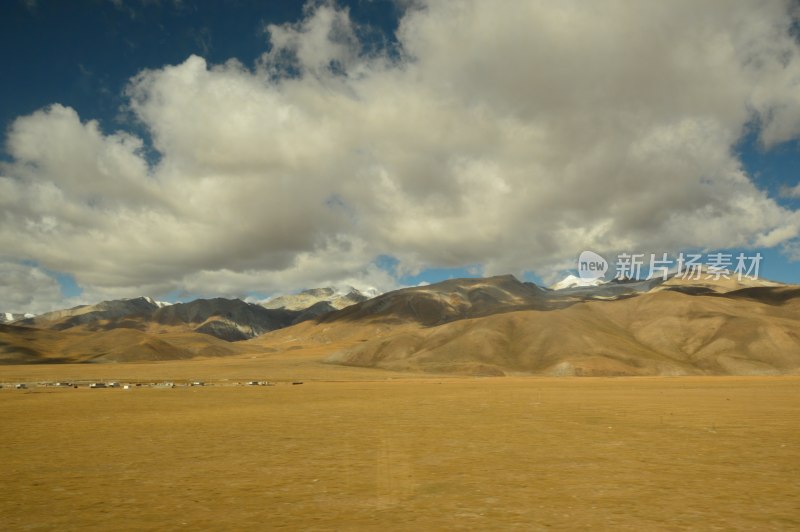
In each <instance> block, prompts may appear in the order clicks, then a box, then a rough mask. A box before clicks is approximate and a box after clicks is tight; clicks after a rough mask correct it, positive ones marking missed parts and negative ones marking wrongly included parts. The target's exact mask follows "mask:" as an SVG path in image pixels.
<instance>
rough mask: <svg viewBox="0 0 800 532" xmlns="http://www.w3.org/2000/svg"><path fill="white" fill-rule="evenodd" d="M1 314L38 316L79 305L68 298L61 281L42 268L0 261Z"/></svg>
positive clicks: (76, 301) (75, 300) (74, 300)
mask: <svg viewBox="0 0 800 532" xmlns="http://www.w3.org/2000/svg"><path fill="white" fill-rule="evenodd" d="M0 302H2V303H3V310H2V312H11V313H14V314H25V313H29V312H30V313H34V314H38V313H41V312H46V311H49V310H53V309H54V308H58V307H61V308H63V306H64V305H66V306H74V305H78V304H79V302H78V300H77V299H74V298H65V297H64V296H63V294H62V293H61V288H60V286H59V284H58V281H57V280H56V279H54V278H53V277H52V276H51V275H50V274H48V273H47V272H45V271H44V270H42V269H41V268H39V267H36V266H31V265H28V264H22V263H18V262H0Z"/></svg>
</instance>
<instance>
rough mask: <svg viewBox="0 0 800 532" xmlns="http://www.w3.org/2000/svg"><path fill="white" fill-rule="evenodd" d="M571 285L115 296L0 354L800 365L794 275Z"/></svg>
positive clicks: (690, 370) (485, 364)
mask: <svg viewBox="0 0 800 532" xmlns="http://www.w3.org/2000/svg"><path fill="white" fill-rule="evenodd" d="M564 285H567V286H566V287H564V288H561V289H558V290H553V289H548V288H543V287H540V286H537V285H536V284H533V283H525V282H521V281H519V280H517V279H516V278H515V277H513V276H510V275H505V276H497V277H488V278H481V279H452V280H448V281H443V282H441V283H436V284H432V285H428V286H420V287H412V288H404V289H400V290H395V291H392V292H387V293H385V294H382V295H377V296H376V297H372V298H368V297H367V296H366V295H365V294H361V293H354V292H352V291H341V290H335V289H332V288H331V289H314V290H307V291H304V292H301V293H299V294H295V295H292V296H281V297H279V298H275V299H273V300H272V302H271V305H272V306H273V307H274V308H265V307H264V306H262V305H257V304H253V303H246V302H244V301H241V300H229V299H200V300H196V301H192V302H189V303H177V304H174V305H166V306H165V305H163V304H159V303H157V302H155V301H153V300H152V299H149V298H139V299H131V300H121V301H108V302H103V303H99V304H97V305H89V306H84V307H77V308H75V309H69V310H65V311H57V312H52V313H48V314H44V315H41V316H36V317H32V318H31V317H29V318H24V319H22V320H18V321H15V322H14V323H13V325H0V361H4V362H6V363H30V362H65V361H93V362H104V361H130V360H161V359H169V358H192V357H196V356H253V355H266V356H268V353H274V352H293V353H294V352H296V353H297V354H298V355H299V354H302V353H303V352H306V353H321V357H322V358H324V360H325V362H327V363H329V364H343V365H348V366H362V367H379V368H384V369H389V370H398V371H422V372H434V373H458V374H475V375H515V374H541V375H695V374H698V375H706V374H720V375H723V374H735V375H738V374H785V373H797V372H800V287H798V286H795V285H783V284H780V283H772V282H769V281H761V280H743V281H738V280H735V279H724V278H721V279H713V278H707V277H706V276H703V278H702V279H683V278H679V277H672V278H670V279H668V280H663V279H650V280H646V281H611V282H606V283H602V284H597V285H596V286H581V285H580V284H578V285H577V286H576V285H574V283H564ZM266 303H267V305H268V306H269V305H270V302H266ZM304 305H309V306H305V307H304ZM337 306H341V307H343V308H340V309H337Z"/></svg>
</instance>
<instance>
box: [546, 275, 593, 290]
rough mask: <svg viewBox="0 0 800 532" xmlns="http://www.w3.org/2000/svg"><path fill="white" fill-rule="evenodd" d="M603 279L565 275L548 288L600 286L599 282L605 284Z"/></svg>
mask: <svg viewBox="0 0 800 532" xmlns="http://www.w3.org/2000/svg"><path fill="white" fill-rule="evenodd" d="M606 282H607V281H605V280H604V279H602V278H599V279H582V278H580V277H577V276H575V275H571V274H570V275H567V276H566V277H564V278H563V279H562V280H560V281H559V282H557V283H556V284H554V285H552V286H551V287H550V288H551V289H552V290H564V289H566V288H576V287H584V286H600V285H601V284H605V283H606Z"/></svg>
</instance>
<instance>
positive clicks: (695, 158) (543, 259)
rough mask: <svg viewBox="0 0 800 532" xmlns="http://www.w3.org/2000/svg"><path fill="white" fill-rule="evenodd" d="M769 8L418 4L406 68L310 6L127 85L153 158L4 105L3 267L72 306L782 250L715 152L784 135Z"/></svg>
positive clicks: (774, 229)
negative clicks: (103, 299)
mask: <svg viewBox="0 0 800 532" xmlns="http://www.w3.org/2000/svg"><path fill="white" fill-rule="evenodd" d="M788 6H789V4H784V3H781V2H770V3H755V2H750V1H744V0H743V1H733V0H731V1H724V2H722V1H719V2H714V1H710V2H690V1H685V2H668V3H664V2H640V3H635V4H630V3H618V2H592V3H575V2H557V3H541V2H530V3H520V4H515V9H498V8H497V6H496V5H494V4H493V3H491V2H467V1H459V2H443V3H431V4H430V5H427V6H424V7H421V6H420V4H419V3H415V4H413V5H412V7H409V11H408V12H407V13H406V15H405V17H404V18H403V20H402V23H401V25H400V29H399V33H398V38H399V40H400V44H401V52H402V53H401V57H400V59H390V58H388V57H384V56H380V55H377V56H376V55H374V54H373V55H369V56H367V55H365V54H363V53H362V49H361V44H360V43H359V42H358V39H357V37H356V35H357V33H358V32H357V31H356V28H355V27H354V26H353V24H352V22H351V21H350V19H349V16H348V14H347V12H346V11H343V10H339V9H336V8H335V7H333V6H332V4H322V5H321V6H317V7H309V8H307V10H306V17H305V19H303V20H302V21H299V22H297V23H296V24H288V25H282V26H275V25H271V26H268V28H267V31H268V34H269V37H270V40H271V44H272V47H271V49H270V50H269V51H268V52H265V54H264V55H263V56H262V58H261V59H260V60H259V61H258V63H257V65H256V66H255V68H254V69H253V70H250V69H247V68H245V67H244V66H242V65H241V64H240V63H238V62H236V61H229V62H228V63H226V64H223V65H216V66H209V65H208V64H207V63H206V61H205V60H204V59H202V58H200V57H197V56H192V57H190V58H188V59H187V60H186V61H185V62H183V63H181V64H178V65H173V66H165V67H163V68H161V69H155V70H146V71H143V72H141V73H139V74H138V75H137V76H136V77H135V78H134V79H132V80H131V83H130V86H129V88H128V90H127V96H128V98H129V101H130V109H131V111H132V112H133V113H134V114H135V116H136V117H137V118H138V119H139V120H140V121H141V122H142V123H143V124H144V125H145V126H146V127H147V128H148V130H149V131H150V133H151V135H152V138H153V142H154V146H155V148H156V149H157V150H158V151H159V152H160V153H161V156H162V158H161V160H160V162H159V163H158V165H156V166H155V167H152V168H150V167H148V165H147V163H146V159H145V157H144V155H143V153H142V142H141V140H139V139H137V138H136V137H134V136H132V135H130V134H128V133H125V132H116V133H111V134H107V133H103V132H102V131H101V129H100V128H99V126H98V124H96V123H94V122H91V121H89V122H86V121H83V122H82V121H81V120H80V119H79V117H78V114H77V112H76V111H74V110H72V109H69V108H66V107H63V106H59V105H54V106H52V107H50V108H48V109H45V110H42V111H39V112H37V113H34V114H33V115H30V116H27V117H22V118H20V119H18V120H17V121H16V122H15V123H14V124H13V125H12V127H11V129H10V130H9V134H8V152H9V153H10V154H11V155H12V156H13V157H14V158H15V160H14V162H13V163H11V164H6V165H3V166H2V167H0V176H5V177H0V209H2V214H1V215H0V216H2V219H3V224H2V226H0V250H2V251H0V255H1V256H0V258H5V259H7V260H20V259H27V260H35V261H37V262H38V263H40V264H42V265H43V266H45V267H47V268H50V269H55V270H60V271H67V272H70V273H72V274H73V275H74V276H75V277H76V279H77V281H78V282H79V283H80V284H81V286H83V287H84V288H85V289H86V294H98V295H99V294H117V295H126V296H134V295H138V294H139V293H150V294H153V295H158V294H159V293H163V292H166V291H170V290H175V289H178V290H180V289H183V290H191V291H198V292H202V293H217V294H228V295H241V294H246V293H248V292H251V291H261V292H267V291H273V290H274V291H282V292H287V291H290V290H292V289H297V288H303V287H308V286H317V285H320V284H329V283H330V284H336V283H340V282H342V281H343V280H351V281H352V280H353V279H355V280H359V279H362V280H364V282H368V283H372V284H375V285H380V287H381V288H384V289H385V288H387V287H389V286H390V285H392V283H393V282H394V280H393V279H392V278H391V277H389V276H386V274H384V273H381V272H380V271H379V270H377V269H376V268H375V267H374V266H370V263H371V262H372V261H373V259H374V258H375V257H377V256H378V255H381V254H386V255H391V256H395V257H397V258H398V259H400V261H401V264H400V266H399V269H400V271H414V270H417V269H419V268H421V267H425V266H464V265H476V264H477V265H481V266H482V267H483V271H484V272H485V273H487V274H492V273H506V272H512V273H519V272H521V271H522V270H530V269H534V270H537V271H539V272H540V273H542V274H543V275H546V274H547V273H548V272H549V271H550V270H552V269H553V268H557V267H559V266H561V265H563V264H564V263H565V261H566V260H569V259H571V258H572V257H574V256H575V254H577V253H578V252H579V251H580V250H583V249H594V250H597V251H599V252H606V253H609V252H612V251H616V250H621V249H622V250H625V249H627V250H632V249H633V250H636V251H641V252H657V251H669V250H676V249H680V248H682V247H696V248H725V247H732V246H748V245H769V246H777V245H781V244H785V243H786V242H789V241H791V239H793V238H796V237H797V234H798V228H800V214H798V212H797V211H791V210H787V209H786V208H783V207H781V206H779V205H778V204H777V203H776V202H775V201H773V200H772V199H770V198H769V197H767V195H766V194H765V193H764V192H762V191H760V190H759V189H757V188H756V187H755V186H754V184H753V182H752V181H751V179H750V178H749V176H747V175H746V174H745V173H744V171H743V170H742V166H741V164H740V161H739V160H738V159H737V157H736V155H735V153H734V150H733V146H735V144H736V143H737V141H738V140H739V139H740V137H741V136H742V134H743V133H744V131H745V129H746V127H747V126H748V125H749V124H752V123H757V124H760V127H761V129H760V140H761V142H762V143H763V144H764V145H765V146H771V145H773V144H775V143H778V142H781V141H784V140H787V139H791V138H796V137H797V136H798V134H799V133H800V100H798V94H800V90H798V88H799V87H798V84H799V83H800V81H798V80H800V48H799V47H798V44H797V42H796V41H795V40H794V39H793V38H792V36H791V35H790V32H789V30H790V24H791V23H792V17H791V16H790V12H789V9H790V8H789V7H788ZM794 15H796V10H795V12H794ZM352 284H356V283H355V282H354V283H352ZM145 290H146V292H145ZM137 292H138V293H137Z"/></svg>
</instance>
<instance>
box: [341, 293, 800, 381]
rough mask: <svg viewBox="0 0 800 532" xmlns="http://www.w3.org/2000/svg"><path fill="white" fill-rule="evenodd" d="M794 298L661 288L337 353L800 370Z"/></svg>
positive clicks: (656, 371) (419, 364) (607, 369)
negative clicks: (779, 300) (772, 300)
mask: <svg viewBox="0 0 800 532" xmlns="http://www.w3.org/2000/svg"><path fill="white" fill-rule="evenodd" d="M795 301H796V299H792V300H791V302H790V303H783V304H782V305H774V304H768V303H762V302H760V301H754V300H752V299H743V298H740V297H727V298H723V297H712V296H692V295H687V294H683V293H677V292H668V291H662V292H656V293H650V294H644V295H641V296H638V297H633V298H627V299H620V300H616V301H607V302H587V303H580V304H577V305H573V306H571V307H569V308H564V309H559V310H553V311H517V312H511V313H501V314H495V315H492V316H487V317H483V318H477V319H468V320H460V321H455V322H453V323H448V324H444V325H441V326H438V327H417V328H414V329H406V330H404V331H402V332H398V333H394V334H392V333H389V334H386V335H385V336H383V337H377V338H374V339H371V340H368V341H366V342H361V343H358V344H353V345H352V346H350V347H349V348H345V349H342V350H340V351H338V352H337V353H334V354H332V355H331V356H330V357H329V358H328V361H329V362H332V363H338V364H348V365H358V366H375V367H382V368H386V369H396V370H407V369H421V370H425V371H441V372H458V373H484V374H501V373H517V372H521V373H535V374H582V375H672V374H720V375H724V374H733V375H739V374H775V373H792V372H797V371H798V370H800V314H799V313H798V312H797V310H796V309H797V307H796V305H795Z"/></svg>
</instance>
